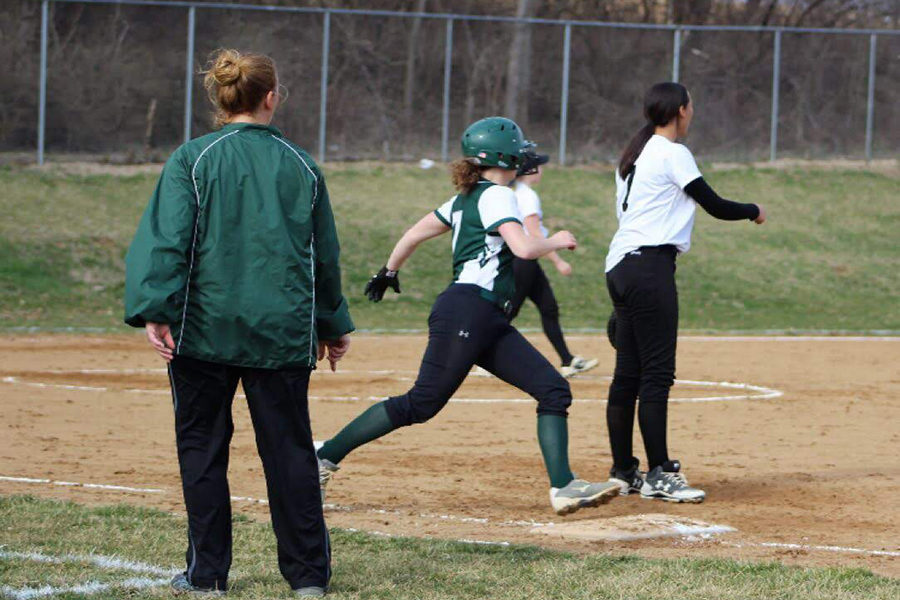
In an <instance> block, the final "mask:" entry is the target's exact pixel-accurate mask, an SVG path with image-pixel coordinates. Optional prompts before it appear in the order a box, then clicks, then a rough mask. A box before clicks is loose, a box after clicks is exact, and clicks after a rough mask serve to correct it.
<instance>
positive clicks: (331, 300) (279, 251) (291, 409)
mask: <svg viewBox="0 0 900 600" xmlns="http://www.w3.org/2000/svg"><path fill="white" fill-rule="evenodd" d="M205 83H206V87H207V90H208V91H209V94H210V99H211V100H212V102H213V104H214V105H215V106H216V108H217V123H218V124H220V125H222V127H221V128H220V129H219V130H218V131H216V132H214V133H211V134H209V135H206V136H203V137H200V138H197V139H195V140H192V141H190V142H188V143H186V144H184V145H183V146H181V147H180V148H178V149H177V150H176V151H175V153H174V154H173V155H172V156H171V158H169V160H168V162H167V163H166V165H165V167H164V168H163V172H162V175H161V176H160V179H159V184H158V185H157V187H156V191H155V192H154V194H153V197H152V198H151V199H150V203H149V205H148V206H147V209H146V211H145V212H144V216H143V218H142V219H141V222H140V225H139V226H138V230H137V233H136V234H135V237H134V241H133V242H132V244H131V247H130V249H129V251H128V255H127V257H126V285H125V322H126V323H128V324H129V325H132V326H134V327H144V328H146V331H147V337H148V339H149V341H150V343H151V345H152V346H153V347H154V349H155V350H156V351H157V352H158V353H159V354H160V355H161V356H162V357H163V358H164V359H165V360H166V361H167V362H168V363H169V377H170V380H171V386H172V396H173V400H174V408H175V433H176V443H177V446H178V460H179V464H180V467H181V477H182V483H183V488H184V499H185V505H186V507H187V513H188V548H187V569H186V571H185V572H184V573H183V574H181V575H179V576H177V577H176V578H175V579H174V580H173V582H172V585H173V587H175V588H176V589H179V590H191V591H202V590H225V589H226V586H227V577H228V570H229V568H230V564H231V507H230V499H229V489H228V481H227V478H226V473H227V470H228V446H229V442H230V440H231V434H232V431H233V424H232V418H231V403H232V399H233V397H234V393H235V390H236V388H237V385H238V382H239V381H240V382H241V383H242V384H243V387H244V390H245V392H246V394H247V404H248V406H249V409H250V415H251V418H252V420H253V426H254V429H255V430H256V439H257V446H258V448H259V454H260V457H261V458H262V462H263V467H264V470H265V474H266V484H267V489H268V495H269V506H270V510H271V513H272V526H273V528H274V530H275V535H276V538H277V540H278V561H279V567H280V568H281V572H282V574H283V575H284V577H285V578H286V579H287V581H288V583H289V584H290V585H291V587H292V588H293V589H294V590H302V593H301V595H313V596H315V595H322V594H324V592H325V589H326V588H327V585H328V579H329V577H330V552H329V544H328V533H327V529H326V528H325V521H324V518H323V515H322V506H321V501H320V499H319V498H320V497H319V484H318V479H317V476H318V468H317V462H316V456H315V451H314V449H313V441H312V434H311V430H310V423H309V410H308V404H307V387H308V384H309V376H310V372H311V370H312V369H313V368H315V365H316V362H317V360H319V359H321V358H323V357H324V355H325V353H326V352H327V354H328V359H329V361H330V363H331V368H332V369H334V367H335V364H336V363H337V361H339V360H340V359H341V357H342V356H343V355H344V354H345V353H346V351H347V349H348V347H349V344H350V339H349V336H348V334H349V332H351V331H352V330H353V323H352V321H351V320H350V315H349V312H348V310H347V302H346V300H345V299H344V297H343V295H342V294H341V282H340V267H339V264H338V254H339V247H338V240H337V233H336V231H335V225H334V218H333V216H332V212H331V205H330V203H329V199H328V191H327V189H326V188H325V180H324V179H323V177H322V174H321V172H320V171H319V169H318V167H317V166H316V164H315V163H314V162H313V161H312V159H310V158H309V156H308V155H307V154H306V153H305V152H304V151H303V150H302V149H301V148H299V147H298V146H296V145H295V144H293V143H291V142H290V141H288V140H286V139H285V138H284V136H283V135H282V134H281V132H280V131H278V130H277V129H276V128H274V127H272V126H270V125H269V123H270V122H271V120H272V117H273V115H274V112H275V110H276V108H277V107H278V105H279V103H280V102H281V101H282V100H283V94H282V93H280V91H279V90H280V89H282V88H281V86H279V84H278V77H277V73H276V70H275V64H274V63H273V61H272V60H271V59H270V58H269V57H266V56H262V55H241V54H239V53H238V52H236V51H234V50H223V51H220V52H219V53H218V55H217V56H216V57H215V58H214V60H213V63H212V65H211V67H210V69H209V71H208V72H207V73H206V80H205Z"/></svg>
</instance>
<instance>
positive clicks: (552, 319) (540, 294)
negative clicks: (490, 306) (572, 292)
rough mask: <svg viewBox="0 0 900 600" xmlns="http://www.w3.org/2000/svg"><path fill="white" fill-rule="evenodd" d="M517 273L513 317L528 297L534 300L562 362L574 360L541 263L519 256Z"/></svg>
mask: <svg viewBox="0 0 900 600" xmlns="http://www.w3.org/2000/svg"><path fill="white" fill-rule="evenodd" d="M513 274H514V275H515V278H516V293H515V295H514V296H513V298H512V309H511V311H510V313H509V320H510V321H512V320H513V319H515V318H516V316H517V315H518V314H519V309H521V308H522V304H523V303H524V302H525V299H526V298H527V299H529V300H531V301H532V302H534V304H535V306H537V309H538V312H539V313H540V315H541V325H542V326H543V328H544V335H546V336H547V339H548V340H550V343H551V344H553V349H554V350H556V353H557V354H559V359H560V361H562V364H563V365H568V364H569V363H571V362H572V353H571V352H569V348H568V347H567V346H566V340H565V338H564V337H563V332H562V327H560V325H559V305H558V304H557V303H556V297H555V296H554V295H553V289H552V288H551V287H550V280H548V279H547V275H546V274H545V273H544V270H543V269H542V268H541V263H539V262H538V261H537V260H525V259H524V258H518V257H516V258H514V259H513Z"/></svg>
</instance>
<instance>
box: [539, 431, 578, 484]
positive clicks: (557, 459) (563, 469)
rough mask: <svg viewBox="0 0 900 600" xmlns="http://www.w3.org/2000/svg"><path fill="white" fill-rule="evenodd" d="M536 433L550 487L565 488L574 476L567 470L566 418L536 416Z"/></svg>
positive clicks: (567, 437)
mask: <svg viewBox="0 0 900 600" xmlns="http://www.w3.org/2000/svg"><path fill="white" fill-rule="evenodd" d="M537 433H538V443H539V444H540V445H541V454H543V455H544V465H545V466H546V467H547V475H549V476H550V485H551V486H552V487H555V488H561V487H565V486H567V485H568V484H569V482H570V481H572V480H573V479H575V476H574V475H573V474H572V469H570V468H569V427H568V422H567V419H566V417H563V416H560V415H538V419H537Z"/></svg>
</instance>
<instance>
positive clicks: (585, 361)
mask: <svg viewBox="0 0 900 600" xmlns="http://www.w3.org/2000/svg"><path fill="white" fill-rule="evenodd" d="M548 160H550V157H549V156H547V155H546V154H537V153H535V152H534V151H532V150H528V151H526V153H525V159H524V160H523V161H522V165H521V166H520V167H519V171H518V173H517V176H516V180H515V181H514V182H513V185H512V188H513V191H514V192H515V193H516V205H517V206H518V209H519V214H520V215H521V216H522V225H523V226H524V228H525V233H526V235H529V236H532V237H536V238H546V237H547V228H546V227H544V223H543V218H544V212H543V211H542V210H541V197H540V196H538V194H537V192H536V191H534V186H536V185H538V184H539V183H540V182H541V177H542V176H543V167H542V165H545V164H546V163H547V161H548ZM545 256H546V257H547V258H548V259H549V260H550V262H552V263H553V266H554V267H556V270H557V271H559V272H560V273H561V274H562V275H565V276H569V275H571V274H572V266H571V265H570V264H569V263H567V262H566V261H565V260H563V258H562V257H561V256H560V255H559V254H557V253H556V252H550V253H548V254H546V255H545ZM513 273H514V274H515V279H516V292H515V294H513V298H512V309H511V311H510V316H509V320H510V321H512V320H513V319H515V318H516V316H517V315H518V314H519V309H520V308H522V303H523V302H525V299H526V298H528V299H529V300H531V301H532V302H534V304H535V306H537V309H538V312H539V313H540V315H541V325H542V326H543V328H544V335H546V336H547V339H549V340H550V343H551V344H552V345H553V349H554V350H556V353H557V354H558V355H559V359H560V362H561V363H562V368H561V369H560V371H561V372H562V374H563V377H571V376H572V375H577V374H578V373H584V372H585V371H589V370H590V369H593V368H594V367H596V366H597V359H596V358H590V359H589V358H582V357H581V356H575V355H573V354H572V353H571V352H569V348H568V346H567V345H566V340H565V338H564V337H563V332H562V327H560V325H559V305H558V304H557V303H556V297H555V296H554V295H553V289H552V288H551V287H550V281H549V280H548V279H547V275H545V274H544V270H543V269H542V268H541V264H540V262H539V261H538V260H537V259H532V260H528V259H525V258H519V257H518V256H517V257H515V258H514V259H513Z"/></svg>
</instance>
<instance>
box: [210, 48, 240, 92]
mask: <svg viewBox="0 0 900 600" xmlns="http://www.w3.org/2000/svg"><path fill="white" fill-rule="evenodd" d="M211 70H212V74H213V77H215V79H216V83H218V84H219V85H234V84H235V83H237V82H238V80H239V79H240V78H241V54H240V52H238V51H237V50H222V52H220V53H219V55H218V56H217V57H216V59H215V63H214V64H213V67H212V69H211Z"/></svg>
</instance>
